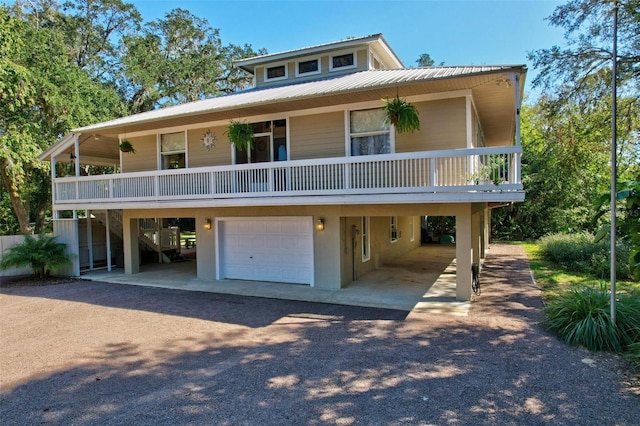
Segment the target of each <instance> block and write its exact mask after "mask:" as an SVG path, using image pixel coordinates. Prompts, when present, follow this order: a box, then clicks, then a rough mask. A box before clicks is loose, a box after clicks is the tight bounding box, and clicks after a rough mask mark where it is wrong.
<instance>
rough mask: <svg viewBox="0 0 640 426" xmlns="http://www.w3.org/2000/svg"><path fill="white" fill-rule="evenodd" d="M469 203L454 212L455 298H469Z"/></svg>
mask: <svg viewBox="0 0 640 426" xmlns="http://www.w3.org/2000/svg"><path fill="white" fill-rule="evenodd" d="M471 221H472V220H471V205H469V204H466V205H462V206H460V209H459V212H458V214H456V299H458V300H471V263H472V259H473V244H472V230H471V228H472V226H471Z"/></svg>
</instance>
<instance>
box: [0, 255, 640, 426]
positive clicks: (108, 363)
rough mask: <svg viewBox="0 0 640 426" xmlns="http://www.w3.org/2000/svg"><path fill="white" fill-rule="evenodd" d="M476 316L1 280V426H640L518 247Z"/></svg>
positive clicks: (608, 361) (487, 286) (634, 403)
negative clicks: (562, 327) (561, 323)
mask: <svg viewBox="0 0 640 426" xmlns="http://www.w3.org/2000/svg"><path fill="white" fill-rule="evenodd" d="M486 265H487V266H486V267H485V269H484V270H483V276H482V283H483V293H482V295H481V296H480V297H479V298H478V299H477V300H476V301H475V302H474V303H472V305H471V310H470V312H469V315H468V316H467V317H454V316H446V315H432V314H425V313H420V312H411V313H409V312H406V311H397V310H384V309H374V308H363V307H352V306H340V305H331V304H318V303H307V302H297V301H283V300H274V299H261V298H251V297H244V296H236V295H220V294H215V293H201V292H192V291H180V290H172V289H161V288H148V287H139V286H125V285H120V284H112V283H101V282H76V283H69V284H62V285H55V286H46V287H30V288H28V287H25V288H9V289H2V294H0V312H1V320H2V323H1V324H0V379H1V381H0V410H1V411H0V424H2V425H35V424H61V425H62V424H64V425H69V424H76V425H108V424H118V425H121V424H132V425H134V424H135V425H147V424H148V425H165V424H167V425H169V424H170V425H176V424H194V425H204V424H216V425H288V424H290V425H301V424H306V425H321V424H322V425H324V424H326V425H350V424H376V425H377V424H385V425H418V424H420V425H423V424H443V425H448V424H452V425H463V424H465V425H466V424H473V425H479V424H502V425H524V424H527V425H534V424H549V425H551V424H553V425H558V424H560V425H563V424H565V425H575V424H581V425H607V424H610V425H614V424H616V425H637V424H638V419H639V418H640V397H638V396H637V395H635V394H633V393H632V392H631V391H629V390H628V389H627V388H626V387H625V386H624V384H623V383H622V382H623V380H624V376H623V375H622V374H621V372H620V371H621V370H620V365H621V364H620V363H619V361H618V360H617V359H616V358H615V357H613V356H608V355H597V354H592V353H589V352H587V351H584V350H581V349H575V348H570V347H567V346H565V345H564V344H562V343H560V342H558V341H557V340H556V339H555V338H554V337H553V336H551V335H549V334H548V333H546V332H545V331H543V330H541V329H540V328H539V327H538V325H537V321H538V320H539V315H540V308H541V301H540V292H539V290H538V289H537V288H536V287H535V285H534V284H533V283H532V281H531V278H530V276H529V270H528V267H527V266H528V265H527V262H526V259H525V258H524V254H523V253H522V251H521V250H520V248H518V247H514V246H493V247H492V249H491V250H490V252H489V256H488V258H487V262H486Z"/></svg>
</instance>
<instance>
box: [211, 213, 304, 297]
mask: <svg viewBox="0 0 640 426" xmlns="http://www.w3.org/2000/svg"><path fill="white" fill-rule="evenodd" d="M216 223H217V235H218V240H217V253H218V268H217V269H218V271H219V277H218V279H238V280H251V281H270V282H280V283H292V284H308V285H313V218H312V217H299V216H296V217H270V218H264V217H251V218H219V219H218V220H217V221H216Z"/></svg>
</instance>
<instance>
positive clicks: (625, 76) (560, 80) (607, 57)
mask: <svg viewBox="0 0 640 426" xmlns="http://www.w3.org/2000/svg"><path fill="white" fill-rule="evenodd" d="M617 4H618V5H619V8H618V10H619V13H618V37H617V38H618V46H617V47H618V48H617V51H618V55H617V61H618V78H619V80H618V81H619V84H620V85H621V86H622V87H624V88H626V89H627V90H629V91H632V90H634V91H635V93H636V95H637V91H638V89H640V0H617ZM613 6H614V0H604V1H603V0H572V1H569V2H567V3H566V4H564V5H562V6H558V7H557V8H556V9H555V11H554V12H553V14H552V15H551V16H550V17H549V18H547V20H548V21H549V23H550V24H551V25H553V26H556V27H560V28H563V29H564V30H565V37H564V38H565V41H566V47H560V46H553V47H551V48H547V49H540V50H536V51H534V52H531V53H530V54H529V59H530V60H532V61H533V66H534V67H535V68H536V69H538V70H539V71H540V73H539V74H538V76H537V77H536V78H535V80H534V81H533V84H534V86H542V87H545V88H554V89H555V90H559V92H558V94H559V95H560V94H561V95H562V96H563V97H565V98H566V97H567V96H570V95H572V94H574V93H578V92H580V91H581V90H582V89H585V88H584V84H585V83H586V82H587V80H588V79H589V78H590V77H591V76H593V75H597V74H599V72H600V71H602V70H608V69H609V67H610V64H611V58H612V56H613V52H612V46H613V25H612V22H613ZM609 81H611V80H609ZM559 84H560V85H559ZM586 90H589V89H588V88H587V89H586Z"/></svg>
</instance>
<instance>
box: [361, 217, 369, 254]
mask: <svg viewBox="0 0 640 426" xmlns="http://www.w3.org/2000/svg"><path fill="white" fill-rule="evenodd" d="M370 228H371V219H370V218H369V216H362V219H361V227H360V229H362V232H361V234H360V236H361V239H362V241H361V242H362V244H361V245H362V262H368V261H369V260H370V259H371V237H370V232H371V229H370Z"/></svg>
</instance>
